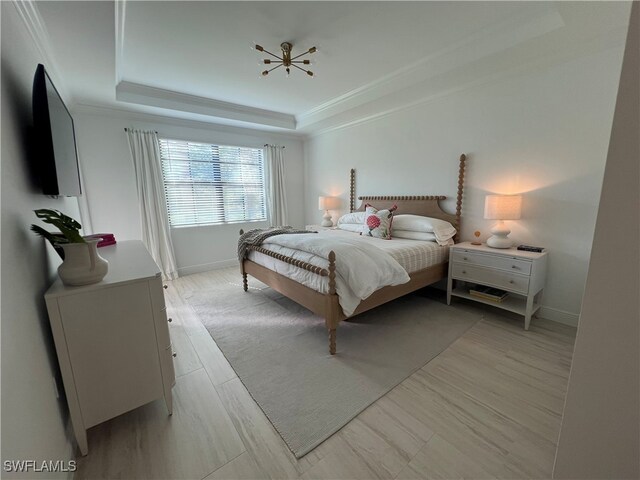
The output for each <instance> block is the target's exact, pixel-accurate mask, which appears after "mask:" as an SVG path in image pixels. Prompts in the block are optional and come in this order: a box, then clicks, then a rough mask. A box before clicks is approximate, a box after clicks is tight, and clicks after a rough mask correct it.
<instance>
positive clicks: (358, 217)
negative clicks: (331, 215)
mask: <svg viewBox="0 0 640 480" xmlns="http://www.w3.org/2000/svg"><path fill="white" fill-rule="evenodd" d="M366 215H367V214H366V212H353V213H347V214H346V215H342V216H341V217H340V218H339V219H338V225H340V224H343V223H346V224H353V225H355V224H357V225H362V224H363V223H364V219H365V217H366Z"/></svg>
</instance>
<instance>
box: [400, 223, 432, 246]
mask: <svg viewBox="0 0 640 480" xmlns="http://www.w3.org/2000/svg"><path fill="white" fill-rule="evenodd" d="M394 223H395V222H394ZM396 227H397V225H395V224H394V225H393V238H407V239H409V240H426V241H428V242H435V241H436V235H435V233H427V232H414V231H412V230H398V229H397V228H396Z"/></svg>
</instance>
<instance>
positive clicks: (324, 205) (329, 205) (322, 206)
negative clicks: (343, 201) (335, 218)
mask: <svg viewBox="0 0 640 480" xmlns="http://www.w3.org/2000/svg"><path fill="white" fill-rule="evenodd" d="M339 206H340V199H339V198H338V197H318V210H335V209H337V208H338V207H339Z"/></svg>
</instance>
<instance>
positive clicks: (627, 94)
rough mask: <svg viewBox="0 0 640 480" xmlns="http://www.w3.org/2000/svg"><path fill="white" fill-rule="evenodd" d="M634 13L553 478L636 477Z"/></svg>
mask: <svg viewBox="0 0 640 480" xmlns="http://www.w3.org/2000/svg"><path fill="white" fill-rule="evenodd" d="M638 7H640V4H638V3H635V5H634V6H633V12H632V17H631V27H630V29H629V36H628V39H627V49H626V52H625V60H624V66H623V71H622V76H621V78H620V90H619V92H618V102H617V105H616V111H615V117H614V121H613V130H612V132H611V144H610V146H609V155H608V158H607V167H606V169H605V173H604V183H603V187H602V197H601V199H600V209H599V210H598V221H597V224H596V230H595V237H594V241H593V251H592V254H591V263H590V265H589V275H588V277H587V286H586V289H585V298H584V302H583V303H582V315H580V325H579V327H578V336H577V338H576V346H575V351H574V354H573V363H572V366H571V375H570V377H569V389H568V392H567V399H566V403H565V408H564V415H563V419H562V428H561V431H560V440H559V443H558V451H557V456H556V464H555V468H554V472H553V476H554V478H579V479H587V478H630V479H631V478H633V479H638V478H640V304H639V299H638V295H639V292H640V279H639V278H640V277H639V271H638V269H639V268H640V250H639V249H640V235H639V231H640V225H639V220H640V219H639V215H638V206H639V205H640V195H639V193H638V192H639V189H640V185H639V180H640V169H639V168H640V167H639V161H640V139H639V138H638V132H640V108H638V106H639V105H640V94H639V90H640V8H638ZM612 232H615V233H614V236H613V238H614V241H613V242H612Z"/></svg>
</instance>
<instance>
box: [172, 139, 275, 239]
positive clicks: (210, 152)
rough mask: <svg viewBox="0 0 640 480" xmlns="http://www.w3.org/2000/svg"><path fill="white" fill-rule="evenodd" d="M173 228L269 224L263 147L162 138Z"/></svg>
mask: <svg viewBox="0 0 640 480" xmlns="http://www.w3.org/2000/svg"><path fill="white" fill-rule="evenodd" d="M160 158H161V160H162V175H163V177H164V191H165V195H166V199H167V210H168V212H169V222H170V224H171V226H172V227H182V226H188V225H215V224H220V223H232V222H249V221H259V220H266V218H267V215H266V206H265V203H266V202H265V186H264V162H263V154H262V149H259V148H245V147H230V146H224V145H211V144H207V143H196V142H187V141H183V140H167V139H160Z"/></svg>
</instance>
